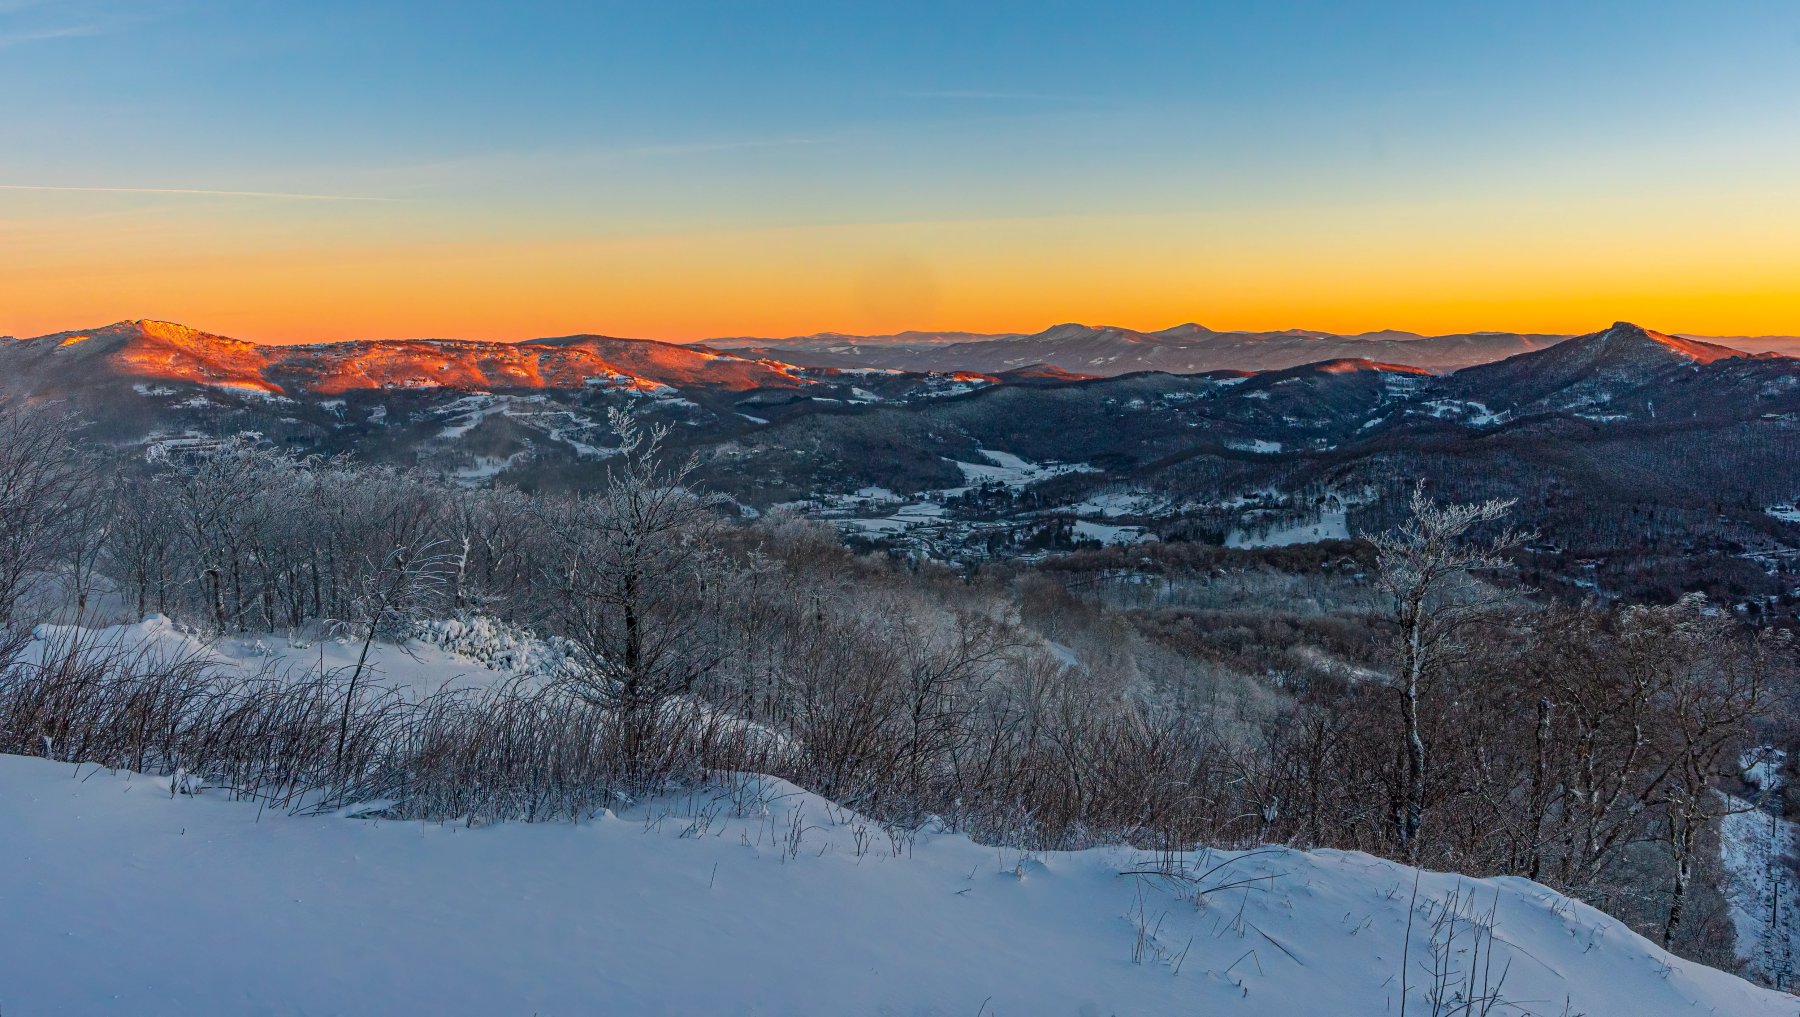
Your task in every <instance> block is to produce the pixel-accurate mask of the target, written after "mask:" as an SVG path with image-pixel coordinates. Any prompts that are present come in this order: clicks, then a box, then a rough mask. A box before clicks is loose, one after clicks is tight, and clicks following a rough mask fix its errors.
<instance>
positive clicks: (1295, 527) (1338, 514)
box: [1225, 509, 1350, 547]
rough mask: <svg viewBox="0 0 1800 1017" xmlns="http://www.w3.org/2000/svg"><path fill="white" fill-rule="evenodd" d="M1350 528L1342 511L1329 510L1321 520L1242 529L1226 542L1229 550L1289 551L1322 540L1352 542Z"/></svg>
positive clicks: (1236, 530)
mask: <svg viewBox="0 0 1800 1017" xmlns="http://www.w3.org/2000/svg"><path fill="white" fill-rule="evenodd" d="M1349 539H1350V524H1349V522H1348V521H1347V520H1346V519H1345V515H1344V510H1343V509H1328V510H1326V511H1324V512H1321V513H1319V516H1318V518H1316V519H1313V520H1309V521H1305V522H1299V523H1289V524H1285V525H1279V526H1271V527H1268V528H1258V527H1255V526H1243V527H1239V528H1238V529H1235V530H1232V531H1231V533H1230V534H1229V535H1228V536H1226V538H1225V546H1226V547H1288V546H1290V545H1293V544H1316V543H1318V542H1319V541H1321V540H1349Z"/></svg>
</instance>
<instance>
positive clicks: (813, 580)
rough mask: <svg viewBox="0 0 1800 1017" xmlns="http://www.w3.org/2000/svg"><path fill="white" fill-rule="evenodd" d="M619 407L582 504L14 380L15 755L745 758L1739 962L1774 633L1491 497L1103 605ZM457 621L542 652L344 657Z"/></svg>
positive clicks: (11, 607)
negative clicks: (197, 635) (1536, 582)
mask: <svg viewBox="0 0 1800 1017" xmlns="http://www.w3.org/2000/svg"><path fill="white" fill-rule="evenodd" d="M613 426H614V427H615V429H616V430H618V432H619V433H620V437H621V442H620V449H621V451H620V453H619V454H618V455H617V456H616V457H615V458H613V459H611V460H609V462H608V464H607V469H608V480H607V482H606V484H605V485H604V486H603V487H602V488H601V489H600V490H598V491H596V492H594V493H592V494H588V495H583V496H536V495H529V494H525V493H521V492H519V491H516V490H511V489H504V488H496V489H467V488H463V487H459V486H456V485H454V484H451V483H448V482H446V481H445V480H443V479H442V478H439V477H436V476H430V475H425V474H420V473H414V472H409V471H404V470H397V469H388V468H376V467H369V466H362V465H357V464H354V463H351V462H349V461H345V460H336V459H317V458H305V457H295V456H291V455H286V454H282V453H278V452H274V451H271V450H268V449H265V448H261V447H258V446H257V445H256V444H255V443H253V442H251V441H247V440H236V441H228V442H223V443H218V444H213V445H208V446H205V447H200V448H194V449H190V450H188V451H185V452H172V453H171V454H170V455H169V456H168V457H167V458H166V459H164V460H163V461H160V462H157V463H152V464H148V465H142V464H137V465H133V464H122V463H118V462H106V461H102V460H101V459H99V458H97V457H96V456H95V455H94V454H93V453H92V452H91V451H90V450H86V449H84V448H83V447H82V445H81V443H80V441H79V429H78V424H77V422H75V421H72V420H69V419H67V418H64V417H61V416H58V415H56V414H54V413H51V412H46V411H42V410H31V409H27V408H24V407H21V406H18V405H7V406H0V626H3V627H4V632H6V633H7V634H8V637H9V638H8V640H7V642H6V643H5V644H3V645H0V651H3V656H0V661H4V666H3V667H0V750H3V751H9V752H24V753H34V754H36V753H48V754H51V755H55V756H56V757H57V758H63V759H69V760H74V761H92V762H100V763H103V764H105V765H110V766H121V767H131V768H133V769H137V770H150V771H156V772H162V773H171V774H181V775H182V777H181V779H182V780H188V781H199V782H204V783H208V784H211V785H214V786H220V787H228V788H231V789H232V790H233V792H234V793H237V794H242V795H245V796H249V797H257V798H261V799H263V800H265V801H271V802H275V803H278V804H281V805H285V806H288V807H293V808H336V807H339V806H342V805H346V804H355V803H358V802H368V801H374V800H380V801H383V802H386V803H391V804H386V805H384V806H383V808H385V809H387V810H388V811H389V812H391V813H392V814H395V815H401V816H410V817H419V818H437V819H444V818H465V819H467V820H469V821H490V820H503V819H525V820H539V821H542V820H553V819H563V820H566V819H579V818H583V817H585V816H588V815H591V814H593V812H595V811H596V810H598V809H600V808H604V807H609V806H613V805H616V804H618V803H619V802H621V801H629V800H633V799H635V798H636V797H638V796H641V795H645V794H651V793H655V792H657V791H659V790H661V789H665V788H667V787H668V786H670V784H671V783H675V784H681V783H689V782H699V781H704V780H707V779H711V776H712V775H716V774H721V773H729V772H743V771H757V772H765V773H771V774H775V775H778V776H783V777H787V778H789V779H792V780H793V781H795V782H796V783H798V784H800V785H802V786H805V787H807V788H809V789H811V790H814V791H817V792H818V793H820V794H823V795H826V796H827V797H830V798H832V799H834V800H836V801H838V802H840V803H843V804H845V805H848V806H850V807H853V808H854V809H856V810H857V811H859V812H861V813H862V814H864V815H867V816H870V817H872V818H873V819H875V820H877V821H879V822H880V823H882V824H884V825H885V827H886V828H887V829H888V831H889V834H888V835H889V837H891V838H893V839H894V840H895V842H896V843H898V842H900V841H903V840H904V839H905V838H907V837H909V836H910V835H911V831H915V830H917V829H919V828H921V827H923V826H926V825H928V824H940V825H942V826H945V827H948V828H951V829H959V830H966V831H968V832H970V833H971V834H972V835H974V836H976V837H977V838H979V839H982V840H984V841H987V842H992V843H1001V844H1007V845H1011V846H1017V847H1021V848H1026V849H1062V848H1078V847H1084V846H1089V845H1093V844H1097V843H1106V842H1131V843H1134V844H1138V845H1142V846H1149V847H1155V848H1160V849H1162V850H1164V851H1166V852H1167V853H1168V854H1169V856H1170V857H1171V858H1175V857H1177V856H1178V855H1179V854H1180V853H1181V852H1184V851H1190V850H1192V849H1193V848H1194V847H1195V846H1196V845H1201V844H1215V845H1248V844H1254V843H1262V842H1279V843H1288V844H1294V845H1297V846H1301V847H1337V848H1347V849H1356V850H1364V851H1370V852H1374V853H1377V854H1382V855H1386V856H1389V857H1395V858H1400V859H1404V860H1408V861H1413V862H1416V863H1417V864H1421V865H1426V866H1430V867H1434V868H1442V869H1450V870H1456V871H1463V872H1468V873H1471V874H1473V875H1490V874H1515V875H1521V876H1528V877H1530V878H1534V879H1538V880H1540V881H1543V882H1545V883H1547V884H1549V885H1551V886H1553V887H1556V888H1557V889H1560V890H1564V891H1566V892H1569V893H1571V894H1573V895H1575V896H1577V897H1580V898H1582V899H1584V900H1588V901H1591V902H1594V903H1596V904H1598V905H1600V906H1602V907H1605V908H1607V909H1608V910H1610V911H1612V912H1613V913H1615V914H1618V915H1620V916H1621V917H1623V918H1626V919H1627V920H1628V921H1631V922H1632V923H1633V924H1634V925H1635V926H1636V927H1638V928H1639V929H1641V930H1643V931H1645V932H1646V933H1648V934H1651V935H1654V936H1657V937H1659V938H1661V939H1662V940H1663V941H1664V942H1667V943H1669V944H1671V945H1673V946H1675V947H1676V948H1677V949H1680V950H1683V951H1684V952H1687V953H1689V954H1690V955H1697V956H1702V957H1705V958H1707V959H1711V960H1714V961H1718V960H1720V959H1721V958H1722V957H1725V958H1727V959H1728V953H1729V945H1730V942H1729V929H1728V928H1726V927H1722V926H1721V925H1720V924H1719V914H1718V906H1717V902H1718V886H1717V868H1716V862H1715V859H1716V851H1714V850H1713V849H1712V845H1711V843H1710V838H1711V837H1713V836H1714V835H1715V833H1716V828H1717V822H1718V819H1719V817H1720V815H1721V814H1722V813H1723V811H1724V810H1725V809H1726V807H1727V806H1726V804H1725V803H1726V799H1724V798H1723V797H1721V796H1720V794H1719V793H1718V792H1719V790H1720V789H1722V788H1729V787H1730V786H1731V783H1730V782H1731V780H1732V777H1733V775H1734V774H1736V773H1738V772H1740V770H1741V765H1742V760H1741V756H1742V754H1743V753H1744V752H1745V751H1746V750H1749V749H1750V748H1751V747H1752V746H1753V745H1754V744H1756V739H1757V738H1758V737H1759V735H1761V734H1762V733H1763V732H1764V731H1765V730H1766V729H1767V727H1768V725H1770V724H1771V723H1772V722H1773V721H1774V720H1775V719H1776V718H1775V710H1776V707H1777V706H1778V705H1780V704H1783V703H1791V702H1792V696H1793V694H1794V689H1795V685H1794V675H1793V671H1794V653H1793V650H1792V648H1791V647H1790V646H1788V645H1787V644H1786V643H1785V642H1782V641H1780V638H1779V637H1778V636H1776V635H1771V634H1760V633H1758V632H1755V631H1752V630H1749V629H1747V628H1744V627H1743V626H1740V625H1739V624H1737V623H1736V622H1735V621H1734V620H1733V619H1732V618H1731V617H1730V616H1729V615H1728V614H1723V613H1720V612H1719V611H1717V610H1716V609H1714V608H1712V607H1711V606H1710V605H1707V604H1706V603H1704V602H1702V601H1698V600H1694V599H1688V600H1683V601H1680V602H1678V603H1676V604H1674V605H1672V606H1661V607H1625V608H1606V607H1599V606H1591V605H1590V606H1569V605H1557V604H1549V603H1545V602H1541V601H1539V600H1537V599H1534V598H1531V597H1528V596H1527V595H1526V594H1525V593H1524V592H1523V591H1522V590H1520V589H1518V588H1516V587H1515V586H1514V585H1513V583H1512V580H1511V576H1510V573H1509V568H1510V562H1511V560H1512V556H1513V555H1514V553H1515V552H1516V551H1517V550H1518V548H1519V547H1520V546H1522V544H1523V543H1524V542H1525V541H1526V539H1527V538H1526V535H1523V534H1517V533H1512V532H1509V531H1507V530H1506V529H1505V525H1506V521H1507V518H1508V510H1507V507H1506V506H1504V505H1502V504H1499V503H1487V504H1482V505H1475V506H1441V505H1434V504H1432V503H1431V502H1429V501H1428V500H1425V499H1423V498H1422V497H1417V498H1415V501H1414V503H1413V505H1412V506H1411V510H1410V515H1409V516H1408V521H1407V522H1406V523H1405V524H1404V525H1403V526H1402V527H1401V528H1400V529H1398V530H1397V531H1396V532H1395V533H1394V535H1392V536H1391V537H1388V538H1384V539H1383V540H1381V541H1376V542H1375V543H1374V544H1373V545H1372V546H1357V547H1351V546H1349V545H1345V546H1343V547H1340V548H1334V549H1329V550H1308V549H1285V550H1279V551H1274V552H1270V553H1269V554H1268V555H1267V556H1266V557H1262V558H1259V557H1258V556H1256V555H1253V554H1248V553H1245V552H1218V551H1205V552H1199V551H1196V552H1194V553H1178V552H1176V551H1161V552H1158V554H1157V559H1158V560H1159V561H1164V562H1165V563H1167V564H1168V565H1169V567H1170V568H1172V569H1178V568H1180V567H1191V568H1198V569H1203V570H1208V571H1210V572H1213V573H1219V572H1220V570H1221V569H1224V570H1250V571H1252V572H1253V571H1254V570H1256V569H1262V570H1264V571H1265V572H1267V573H1268V574H1269V575H1271V576H1275V577H1278V578H1279V580H1280V581H1279V582H1276V581H1271V582H1270V583H1269V584H1267V585H1266V586H1265V587H1262V588H1265V589H1268V590H1271V591H1289V592H1278V593H1277V594H1275V595H1271V597H1270V602H1268V603H1243V604H1239V605H1236V608H1235V610H1236V612H1237V613H1236V615H1234V616H1233V617H1234V620H1233V621H1232V622H1231V623H1230V624H1229V625H1225V624H1222V623H1219V622H1218V621H1217V620H1218V619H1219V618H1221V617H1223V616H1224V614H1223V612H1217V611H1214V612H1210V613H1209V612H1207V611H1198V610H1189V609H1185V608H1182V609H1177V608H1173V607H1167V608H1164V607H1158V606H1156V604H1155V603H1154V602H1152V601H1148V600H1139V601H1133V604H1134V606H1131V607H1129V608H1124V609H1120V608H1111V607H1105V606H1096V602H1095V598H1094V597H1093V596H1092V595H1091V591H1089V590H1085V589H1084V584H1083V582H1082V579H1081V574H1080V572H1079V570H1077V569H1073V568H1068V567H1066V566H1064V565H1058V566H1056V567H1048V568H1042V569H1025V568H1009V567H1004V566H996V567H989V568H985V569H983V570H981V571H980V572H979V573H978V574H974V575H969V574H962V573H957V572H953V571H951V570H949V569H947V568H943V567H939V566H935V565H932V564H929V563H919V562H904V561H898V560H894V559H889V558H886V557H880V556H870V555H858V554H855V553H852V552H851V551H850V550H848V549H847V548H845V547H844V546H843V545H842V543H841V542H840V541H839V540H838V538H837V536H836V534H835V533H833V532H831V531H829V530H826V529H823V528H820V527H818V526H815V525H812V524H808V523H805V522H803V521H800V520H796V519H791V518H782V517H779V516H776V517H772V518H765V519H760V520H756V521H754V522H745V521H742V520H739V519H737V518H736V517H735V515H734V514H733V513H731V512H728V511H727V508H728V507H729V505H730V503H723V504H715V503H714V502H713V501H712V500H710V499H709V498H708V497H707V496H706V495H705V493H704V492H702V491H699V490H697V489H696V487H695V485H694V484H693V483H692V480H691V478H692V475H693V469H694V464H693V463H691V462H683V461H679V460H676V459H673V458H672V457H670V456H669V455H667V454H666V453H665V451H664V443H665V435H664V434H663V433H662V432H661V431H659V430H656V429H654V428H643V427H640V426H639V425H638V423H637V422H635V421H633V420H632V419H631V418H629V417H625V416H619V417H616V418H615V419H614V421H613ZM1101 557H1104V556H1101ZM1184 563H1185V564H1184ZM1283 570H1287V571H1283ZM1296 576H1298V577H1299V578H1298V579H1296V578H1294V577H1296ZM1352 576H1353V577H1354V578H1350V577H1352ZM1319 577H1325V578H1319ZM1164 578H1165V580H1166V581H1168V582H1171V583H1173V582H1175V581H1176V577H1173V576H1167V577H1164ZM1297 584H1303V585H1304V586H1305V590H1304V597H1305V599H1306V600H1307V604H1306V606H1305V607H1304V609H1303V610H1297V611H1294V612H1290V611H1289V610H1288V608H1287V606H1285V605H1284V604H1283V603H1282V602H1281V601H1282V600H1283V599H1284V598H1288V597H1298V596H1301V594H1300V593H1299V592H1294V591H1298V589H1299V585H1297ZM1346 584H1355V585H1356V586H1357V593H1356V595H1355V596H1354V597H1341V598H1339V599H1338V600H1336V601H1335V602H1334V601H1332V600H1331V598H1332V597H1333V596H1334V595H1335V594H1334V593H1333V591H1334V590H1341V589H1343V588H1345V586H1346ZM1234 588H1243V589H1249V588H1250V587H1249V586H1234ZM1084 597H1085V599H1084ZM1333 603H1335V604H1336V605H1337V606H1336V607H1335V608H1334V607H1333V606H1332V605H1333ZM1371 604H1373V605H1375V606H1374V607H1371V606H1370V605H1371ZM52 605H54V606H58V607H61V608H63V609H65V610H73V611H75V612H77V613H78V616H79V618H80V619H82V620H84V621H86V622H88V623H90V624H91V623H94V622H98V621H104V620H106V619H107V618H108V617H109V612H110V613H118V609H119V608H120V607H123V609H124V613H126V614H130V615H139V614H142V613H144V612H161V613H164V614H167V615H170V616H172V617H174V618H176V619H178V620H179V621H180V622H182V623H184V624H186V625H189V626H193V627H196V628H199V629H203V630H206V631H209V632H213V633H219V634H227V633H254V632H296V633H306V634H307V635H309V636H310V637H318V636H320V635H325V634H338V635H341V636H345V637H347V638H348V639H350V640H351V641H352V642H353V645H360V647H361V649H362V653H361V655H360V656H359V657H358V659H357V663H356V665H355V666H354V667H351V668H345V669H341V670H339V671H336V672H331V673H326V674H316V673H315V674H274V673H267V674H259V675H248V676H246V675H244V674H241V673H234V672H226V671H223V670H220V669H219V668H216V667H212V666H211V665H208V664H206V663H204V662H201V661H194V660H170V659H161V658H157V657H155V656H154V655H148V656H138V657H133V656H131V655H130V654H126V653H122V652H121V651H120V649H119V648H118V647H117V646H116V645H102V644H97V643H92V642H84V641H83V640H82V639H81V638H80V637H79V636H70V637H68V638H67V640H66V642H65V643H64V644H61V645H60V646H59V647H53V648H43V649H40V650H39V651H36V652H35V653H33V654H24V653H22V652H21V650H22V649H23V648H24V647H25V646H26V645H27V642H28V639H29V635H30V626H31V623H32V622H33V621H35V620H37V619H38V618H39V617H43V616H45V613H46V612H47V611H48V610H49V607H50V606H52ZM476 616H481V617H486V618H491V619H496V620H498V622H500V623H503V624H504V625H505V626H507V627H509V628H511V629H512V630H515V631H520V632H528V633H532V634H534V635H533V638H536V639H539V640H543V641H546V642H547V643H551V642H553V643H554V645H555V646H556V647H557V650H558V653H559V654H560V655H561V658H562V659H563V660H564V666H562V667H560V668H558V669H557V671H556V672H555V673H554V674H544V675H536V676H532V677H530V678H529V679H526V678H521V679H520V680H518V681H515V682H512V683H508V684H504V685H502V686H500V687H497V688H492V689H485V690H475V691H463V692H456V693H438V694H435V695H427V696H420V695H417V694H416V691H414V690H402V689H390V688H387V687H385V686H384V684H383V683H382V682H381V681H380V677H379V676H378V675H376V674H374V673H373V672H372V671H371V669H370V668H368V667H367V666H366V665H367V664H368V660H369V652H368V651H369V647H370V646H371V645H372V644H373V643H374V642H375V641H376V640H378V639H382V638H389V639H394V640H403V639H405V638H407V637H408V636H410V635H412V634H413V633H414V632H415V631H416V630H417V627H418V626H419V625H420V624H421V623H422V622H424V621H427V620H431V619H443V618H450V617H462V618H473V617H476Z"/></svg>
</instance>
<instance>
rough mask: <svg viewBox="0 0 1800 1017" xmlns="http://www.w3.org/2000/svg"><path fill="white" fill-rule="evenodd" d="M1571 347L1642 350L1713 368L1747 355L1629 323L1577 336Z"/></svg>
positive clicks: (1578, 348)
mask: <svg viewBox="0 0 1800 1017" xmlns="http://www.w3.org/2000/svg"><path fill="white" fill-rule="evenodd" d="M1567 345H1568V347H1569V349H1570V350H1577V351H1592V352H1593V353H1594V354H1596V355H1600V353H1601V351H1602V350H1603V349H1604V348H1605V347H1608V346H1625V347H1630V348H1636V349H1642V350H1651V349H1655V350H1657V351H1659V352H1662V353H1666V354H1673V355H1675V356H1677V357H1680V358H1682V359H1685V360H1687V361H1688V362H1690V363H1697V364H1710V363H1712V362H1713V361H1715V360H1728V359H1730V358H1732V357H1741V356H1744V355H1745V354H1744V353H1743V352H1742V351H1741V350H1734V349H1732V348H1731V347H1729V346H1720V345H1718V344H1716V343H1707V342H1700V341H1698V340H1694V339H1683V338H1681V337H1680V336H1674V335H1669V334H1667V333H1664V332H1656V331H1653V330H1651V329H1647V328H1644V327H1643V326H1642V325H1635V324H1632V323H1631V322H1629V321H1615V322H1613V324H1612V327H1611V328H1608V329H1606V330H1604V331H1601V332H1594V333H1590V334H1588V335H1583V336H1576V337H1575V338H1573V339H1571V340H1569V342H1568V343H1567Z"/></svg>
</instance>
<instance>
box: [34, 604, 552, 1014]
mask: <svg viewBox="0 0 1800 1017" xmlns="http://www.w3.org/2000/svg"><path fill="white" fill-rule="evenodd" d="M33 635H34V638H33V639H32V641H31V643H30V644H29V645H28V646H26V648H25V651H24V655H23V659H24V660H26V661H27V662H32V661H38V660H43V659H45V658H46V656H48V657H51V658H54V657H55V656H56V655H58V654H60V653H63V652H66V651H67V649H68V648H69V646H70V645H71V643H70V641H71V640H73V639H76V638H79V639H80V640H81V641H82V644H83V646H84V647H85V648H87V650H88V651H89V652H102V651H104V650H105V649H107V648H115V649H117V650H121V651H125V652H128V653H130V654H132V655H143V656H147V657H149V658H152V659H158V660H175V659H190V658H198V659H204V660H208V661H211V662H213V663H215V664H219V665H223V666H224V667H227V668H230V669H232V670H235V671H237V672H239V673H241V674H245V675H253V674H257V673H259V672H263V671H269V672H273V673H286V674H293V675H297V676H298V675H307V674H318V673H320V672H321V671H326V672H329V671H338V672H347V671H348V669H350V668H353V667H355V666H356V659H357V655H358V654H359V653H360V652H361V650H362V644H361V643H360V642H359V641H358V640H357V639H356V638H354V637H352V636H350V635H331V634H326V635H324V636H322V637H311V638H306V637H299V636H281V635H251V636H227V637H225V638H221V639H203V638H201V637H200V636H198V635H196V634H195V633H193V632H190V631H187V630H185V629H183V628H181V627H180V626H178V625H176V624H175V623H174V622H172V621H170V620H169V619H168V618H166V617H164V616H162V615H150V616H148V617H146V618H145V619H144V620H143V621H141V622H137V623H135V624H131V625H113V626H108V627H105V628H99V629H77V628H74V627H72V626H66V625H40V626H38V627H37V628H36V629H35V630H34V633H33ZM421 636H422V638H417V639H412V640H409V641H408V642H407V643H406V644H405V645H395V644H393V643H388V642H379V641H378V642H376V643H375V644H374V645H373V646H372V647H371V648H370V654H369V660H368V663H367V666H366V671H365V678H366V680H367V681H368V682H369V683H371V684H375V685H384V686H392V687H395V688H403V689H409V690H412V691H413V692H414V693H417V694H421V695H423V694H428V693H432V692H436V691H438V690H440V689H444V688H451V689H457V688H481V687H486V686H489V685H495V684H499V683H501V682H505V681H508V680H510V679H512V678H515V677H518V676H521V675H524V676H531V675H539V676H543V675H548V674H549V673H551V672H552V671H553V670H554V669H555V668H556V667H557V666H558V664H559V661H558V660H556V659H552V658H553V656H554V655H553V652H552V648H550V647H547V646H546V645H545V644H544V643H542V642H540V641H536V640H531V639H528V638H526V637H525V636H523V635H521V634H519V633H515V632H511V631H508V630H507V629H506V628H505V627H504V626H501V625H498V624H496V623H493V622H492V621H491V620H489V619H480V618H477V619H474V620H471V621H446V622H436V623H433V624H432V625H431V626H430V627H429V628H428V629H427V630H425V631H422V633H421ZM4 1012H5V1011H4V1010H0V1013H4Z"/></svg>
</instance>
